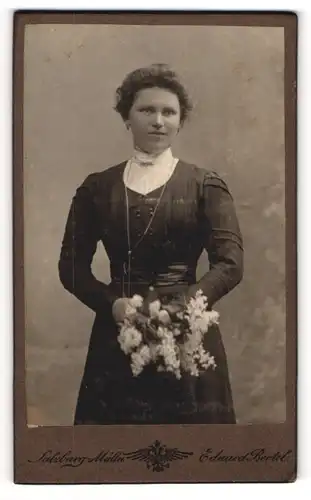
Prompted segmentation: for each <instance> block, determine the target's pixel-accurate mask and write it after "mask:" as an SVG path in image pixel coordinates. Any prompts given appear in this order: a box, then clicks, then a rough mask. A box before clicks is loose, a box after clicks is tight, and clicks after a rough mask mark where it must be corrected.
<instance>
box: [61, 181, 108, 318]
mask: <svg viewBox="0 0 311 500" xmlns="http://www.w3.org/2000/svg"><path fill="white" fill-rule="evenodd" d="M94 186H96V174H91V175H90V176H88V177H87V178H86V180H85V181H84V182H83V184H82V185H81V186H79V187H78V189H77V191H76V194H75V196H74V198H73V200H72V203H71V206H70V210H69V214H68V218H67V222H66V226H65V233H64V237H63V241H62V245H61V252H60V258H59V263H58V270H59V278H60V281H61V283H62V285H63V286H64V288H65V289H66V290H68V291H69V292H70V293H72V294H73V295H74V296H75V297H77V299H79V300H80V301H81V302H83V304H85V305H86V306H88V307H90V308H91V309H92V310H93V311H95V312H100V311H103V310H104V309H106V308H107V307H110V306H111V305H112V303H113V302H114V300H115V299H116V298H117V296H115V294H114V293H113V291H112V290H111V288H110V287H109V285H107V284H105V283H102V282H101V281H99V280H97V279H96V278H95V276H94V275H93V273H92V269H91V264H92V260H93V256H94V254H95V252H96V248H97V243H98V241H99V240H100V231H99V221H98V213H97V211H96V207H95V204H94V197H93V190H94Z"/></svg>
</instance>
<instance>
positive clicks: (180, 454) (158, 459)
mask: <svg viewBox="0 0 311 500" xmlns="http://www.w3.org/2000/svg"><path fill="white" fill-rule="evenodd" d="M123 454H124V456H125V457H126V458H128V459H130V460H140V461H142V462H146V465H147V469H151V468H152V471H153V472H162V471H163V470H164V469H168V468H169V466H170V462H172V461H173V460H183V459H184V458H188V457H189V456H190V455H193V452H190V451H180V450H178V449H177V448H168V447H167V446H165V445H164V444H161V442H160V441H158V440H157V441H155V442H154V443H153V444H152V445H150V446H148V447H147V448H140V449H139V450H136V451H130V452H129V453H123Z"/></svg>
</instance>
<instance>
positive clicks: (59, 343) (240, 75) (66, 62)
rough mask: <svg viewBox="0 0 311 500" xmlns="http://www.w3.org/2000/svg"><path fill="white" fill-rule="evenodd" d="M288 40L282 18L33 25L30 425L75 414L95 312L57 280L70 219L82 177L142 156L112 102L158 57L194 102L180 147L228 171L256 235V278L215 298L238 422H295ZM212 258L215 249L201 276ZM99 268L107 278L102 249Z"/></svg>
mask: <svg viewBox="0 0 311 500" xmlns="http://www.w3.org/2000/svg"><path fill="white" fill-rule="evenodd" d="M283 44H284V40H283V29H282V28H266V27H263V28H261V27H221V26H220V27H196V26H194V27H182V26H178V27H174V26H171V27H169V26H167V27H162V26H103V25H102V26H100V25H93V26H92V25H37V26H36V25H33V26H28V27H27V29H26V40H25V101H24V102H25V106H24V111H25V115H24V132H25V133H24V141H25V142H24V144H25V150H24V155H25V160H24V183H25V184H24V186H25V280H26V290H25V292H26V353H27V359H26V368H27V400H28V423H30V424H38V425H71V423H72V419H73V412H74V406H75V402H76V397H77V391H78V387H79V383H80V378H81V376H82V370H83V365H84V361H85V356H86V349H87V345H88V341H89V336H90V331H91V326H92V323H93V320H94V314H93V312H92V311H91V310H88V309H87V308H86V307H85V306H84V305H83V304H81V303H80V302H79V301H78V300H77V299H76V298H74V297H73V296H71V295H70V294H69V293H68V292H66V291H65V290H64V289H63V288H62V286H61V284H60V282H59V279H58V271H57V263H58V257H59V251H60V245H61V240H62V236H63V231H64V225H65V220H66V217H67V213H68V209H69V205H70V202H71V198H72V196H73V195H74V192H75V189H76V187H77V186H78V185H79V184H80V183H81V182H82V181H83V179H84V178H85V177H86V176H87V175H88V174H89V173H91V172H94V171H99V170H102V169H105V168H107V167H108V166H110V165H113V164H115V163H117V162H119V161H122V160H123V159H125V158H126V157H127V156H128V155H129V154H130V153H131V143H130V137H129V136H128V133H127V131H126V130H125V127H124V126H123V124H122V122H121V120H120V118H119V116H118V115H117V114H116V113H115V112H114V111H113V109H112V107H113V103H114V91H115V88H116V86H117V85H119V84H120V82H121V80H122V79H123V77H124V75H125V74H126V73H127V72H128V71H130V70H132V69H134V68H136V67H138V66H141V65H148V64H150V63H153V62H167V63H169V64H171V65H173V66H174V67H175V68H176V70H177V71H178V72H179V73H180V75H181V76H182V77H183V79H184V82H185V84H186V85H187V86H188V89H189V92H190V94H191V95H192V98H193V100H194V103H195V106H196V107H195V111H194V113H193V114H192V117H191V120H190V122H188V123H187V124H186V126H185V128H184V130H183V131H182V132H181V134H180V136H179V138H178V140H177V143H176V144H175V147H174V148H173V151H174V153H175V155H177V156H178V157H182V158H183V159H185V160H188V161H191V162H194V163H197V164H198V165H200V166H202V167H203V168H207V169H213V170H216V171H218V172H219V174H220V175H221V176H223V178H224V179H225V180H226V181H227V183H228V184H229V187H230V189H231V192H232V194H233V196H234V199H235V204H236V209H237V212H238V216H239V220H240V224H241V229H242V232H243V236H244V243H245V276H244V280H243V282H242V284H241V285H239V286H238V287H237V288H236V289H235V290H234V291H233V292H232V293H231V294H229V295H228V296H227V297H224V298H223V299H222V300H221V301H220V302H219V303H218V304H217V309H218V311H219V312H220V313H221V331H222V334H223V338H224V343H225V346H226V350H227V354H228V362H229V368H230V374H231V380H232V386H233V393H234V400H235V406H236V412H237V417H238V420H239V422H240V423H258V422H280V421H282V420H284V418H285V258H284V257H285V234H284V233H285V215H284V116H283V115H284V113H283V107H284V94H283V83H284V81H283V80H284V74H283V70H284V46H283ZM206 265H207V259H206V255H204V256H203V257H202V258H201V260H200V266H199V269H198V274H199V275H200V274H201V273H202V271H203V270H204V269H205V267H206ZM94 273H95V275H96V276H97V277H98V278H101V279H103V280H107V281H108V280H109V267H108V261H107V257H106V254H105V251H104V250H103V248H102V247H100V248H98V252H97V254H96V258H95V262H94ZM103 334H104V332H103Z"/></svg>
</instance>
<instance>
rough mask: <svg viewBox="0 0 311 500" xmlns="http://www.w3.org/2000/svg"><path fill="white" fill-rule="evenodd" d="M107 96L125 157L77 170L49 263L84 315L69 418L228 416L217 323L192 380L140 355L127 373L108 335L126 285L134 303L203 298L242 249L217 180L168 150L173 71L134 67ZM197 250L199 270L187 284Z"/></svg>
mask: <svg viewBox="0 0 311 500" xmlns="http://www.w3.org/2000/svg"><path fill="white" fill-rule="evenodd" d="M116 95H117V103H116V107H115V109H116V111H117V112H118V113H120V115H121V117H122V119H123V120H124V122H125V125H126V127H127V129H128V130H130V132H131V134H132V136H133V146H134V151H133V155H132V157H131V158H130V159H129V160H128V161H124V162H122V163H121V164H119V165H116V166H113V167H111V168H108V169H106V170H104V171H103V172H97V173H93V174H91V175H89V176H88V177H87V178H86V180H85V181H84V182H83V184H82V185H81V186H80V187H79V188H78V189H77V192H76V195H75V197H74V198H73V201H72V205H71V209H70V212H69V216H68V220H67V224H66V229H65V235H64V239H63V243H62V249H61V255H60V260H59V275H60V280H61V282H62V284H63V286H64V287H65V288H66V289H67V290H68V291H69V292H71V293H72V294H74V295H75V296H76V297H77V298H78V299H79V300H80V301H82V302H83V303H84V304H85V305H86V306H88V307H90V308H91V309H92V310H93V311H94V312H95V313H96V317H95V322H94V325H93V329H92V334H91V339H90V344H89V349H88V354H87V360H86V364H85V369H84V374H83V379H82V383H81V386H80V391H79V396H78V402H77V407H76V413H75V420H74V423H75V425H78V424H161V423H163V424H169V423H172V424H179V423H230V424H231V423H235V413H234V408H233V403H232V395H231V388H230V382H229V375H228V368H227V360H226V355H225V351H224V347H223V343H222V339H221V335H220V331H219V328H218V326H217V325H215V326H213V327H212V328H210V330H209V332H208V335H206V337H205V340H204V347H205V349H206V350H208V351H209V352H210V353H211V354H212V355H213V356H214V357H215V361H216V364H217V368H216V369H215V370H213V369H208V370H206V371H205V372H203V373H201V374H200V376H199V377H194V376H191V375H190V374H184V375H183V376H182V378H181V379H180V380H178V379H177V378H176V377H175V376H174V375H173V374H171V373H165V372H161V373H158V372H157V371H156V369H155V367H154V366H152V365H151V364H150V365H148V366H147V367H146V368H145V369H144V370H143V372H142V373H141V374H140V375H139V376H137V377H134V376H133V375H132V372H131V368H130V361H129V359H128V357H127V356H126V355H125V354H124V353H123V352H122V350H121V348H120V345H119V343H118V341H117V336H118V327H117V325H116V323H117V322H118V321H122V319H123V317H124V310H125V305H126V303H127V301H128V297H130V296H132V295H133V294H140V295H141V296H143V297H144V299H145V303H144V307H145V310H148V304H149V303H150V301H151V300H154V298H155V297H156V296H157V297H159V298H161V301H162V302H163V303H164V304H166V308H167V310H168V311H169V313H170V314H171V315H174V314H176V313H177V312H178V311H181V310H182V309H183V307H184V304H185V303H186V302H187V301H188V300H189V299H190V297H192V296H194V294H195V292H196V291H197V290H199V289H201V290H202V291H203V293H204V294H205V295H206V296H207V299H208V305H209V307H212V306H213V305H214V304H215V302H217V301H218V300H219V299H220V298H221V297H223V296H224V295H225V294H227V293H228V292H229V291H230V290H232V289H233V288H234V287H235V286H236V285H237V284H238V283H239V282H240V280H241V278H242V273H243V248H242V238H241V233H240V229H239V224H238V221H237V217H236V213H235V209H234V205H233V201H232V197H231V195H230V193H229V191H228V188H227V186H226V184H225V182H224V181H223V180H222V179H221V178H220V177H219V176H218V175H217V174H216V173H214V172H207V171H206V170H204V169H201V168H199V167H197V166H195V165H191V164H188V163H186V162H185V161H182V160H179V159H177V158H175V157H174V156H173V154H172V152H171V149H170V147H171V145H172V143H173V140H174V138H175V137H176V135H177V134H178V132H179V130H180V128H181V127H182V125H183V123H184V121H185V119H186V118H187V115H188V113H189V111H190V110H191V104H190V101H189V98H188V96H187V93H186V90H185V88H184V87H183V85H182V84H181V83H180V81H179V79H178V77H177V76H176V74H175V73H174V72H173V71H172V70H171V69H170V68H169V67H168V66H166V65H163V64H154V65H151V66H150V67H147V68H141V69H138V70H136V71H133V72H132V73H130V74H129V75H127V77H126V78H125V80H124V81H123V83H122V85H121V86H120V87H119V88H118V89H117V94H116ZM99 241H102V243H103V245H104V247H105V249H106V252H107V254H108V257H109V260H110V271H111V283H110V284H108V285H107V284H104V283H102V282H100V281H98V280H97V279H96V278H95V277H94V275H93V274H92V271H91V263H92V258H93V255H94V253H95V251H96V247H97V243H98V242H99ZM204 248H205V249H206V250H207V252H208V255H209V262H210V269H209V271H208V272H206V274H205V275H204V276H203V277H202V278H201V279H200V281H199V282H196V266H197V261H198V259H199V257H200V255H201V253H202V251H203V249H204ZM141 316H142V317H143V316H144V315H143V314H142V315H141Z"/></svg>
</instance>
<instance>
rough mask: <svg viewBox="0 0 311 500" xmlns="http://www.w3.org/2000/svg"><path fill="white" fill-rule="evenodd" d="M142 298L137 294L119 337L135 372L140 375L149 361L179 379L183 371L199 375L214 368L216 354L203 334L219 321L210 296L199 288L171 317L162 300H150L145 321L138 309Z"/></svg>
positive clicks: (129, 306) (127, 312) (121, 327)
mask: <svg viewBox="0 0 311 500" xmlns="http://www.w3.org/2000/svg"><path fill="white" fill-rule="evenodd" d="M142 306H143V298H142V297H141V296H139V295H134V296H133V297H132V298H131V299H130V300H129V303H128V305H127V307H126V310H125V318H124V320H123V322H122V323H119V328H120V333H119V336H118V341H119V344H120V346H121V349H122V350H123V352H124V353H125V354H127V355H129V356H130V358H131V368H132V373H133V375H134V376H137V375H139V374H140V373H141V372H142V370H143V368H144V367H145V366H146V365H148V364H149V363H155V364H156V366H157V370H158V371H168V372H172V373H174V374H175V376H176V377H177V378H178V379H179V378H181V375H182V372H183V371H184V372H189V373H190V374H191V375H194V376H198V375H199V371H200V370H202V369H203V370H207V369H208V368H215V367H216V363H215V359H214V357H213V356H211V355H210V353H209V352H206V351H205V350H204V347H203V337H204V335H206V334H207V332H208V328H209V327H210V326H211V325H212V324H218V320H219V314H218V313H217V312H216V311H208V310H207V298H206V297H205V296H204V295H203V292H202V291H201V290H199V291H198V292H197V293H196V295H195V297H194V298H191V299H190V301H189V302H188V303H187V304H186V307H185V310H184V311H183V312H181V313H177V315H176V316H177V319H175V320H172V318H171V317H170V315H169V313H168V311H166V310H165V309H164V308H163V307H162V304H161V302H160V300H158V299H157V300H155V301H153V302H151V303H150V304H149V318H148V320H147V322H146V323H145V324H144V325H142V324H141V322H140V321H139V312H140V311H141V309H142Z"/></svg>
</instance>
